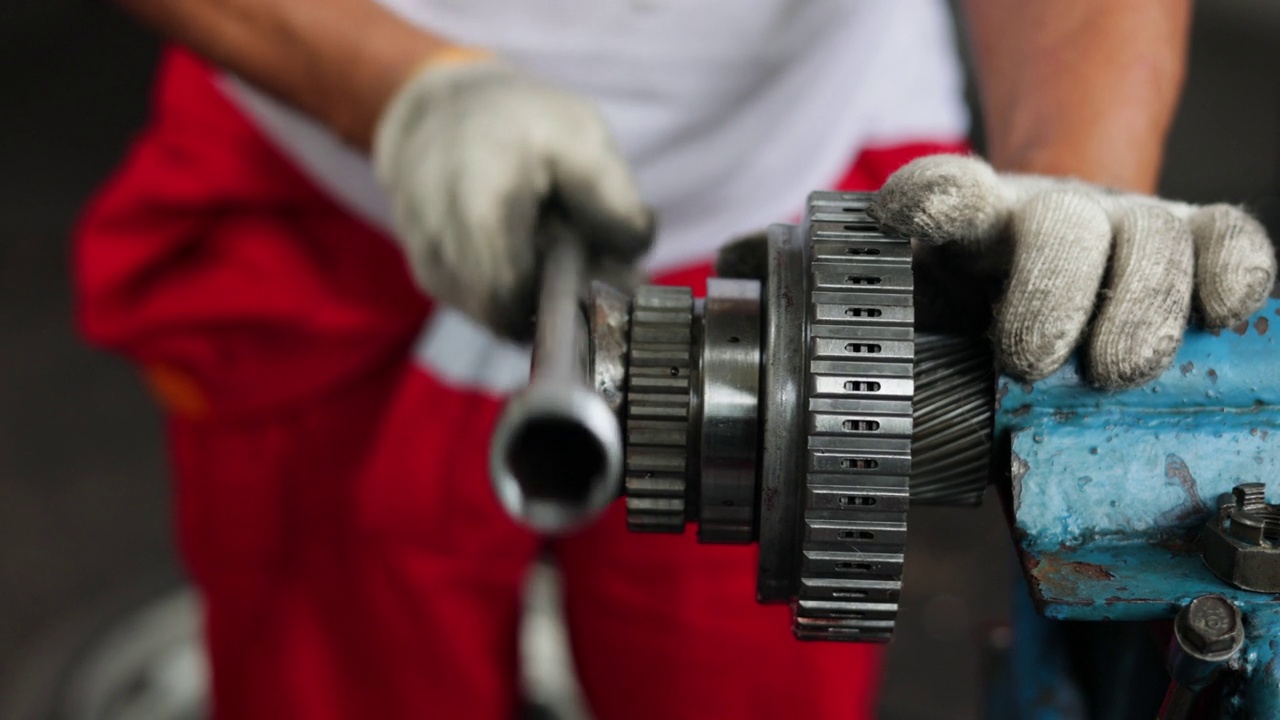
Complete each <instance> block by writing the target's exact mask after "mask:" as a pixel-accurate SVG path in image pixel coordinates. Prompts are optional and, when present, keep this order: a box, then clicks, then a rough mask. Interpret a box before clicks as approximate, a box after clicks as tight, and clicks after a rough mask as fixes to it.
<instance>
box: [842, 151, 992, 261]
mask: <svg viewBox="0 0 1280 720" xmlns="http://www.w3.org/2000/svg"><path fill="white" fill-rule="evenodd" d="M1014 199H1015V198H1014V197H1013V193H1012V192H1011V191H1010V189H1009V188H1008V187H1006V186H1005V184H1004V182H1003V181H1002V179H1001V178H1000V177H999V176H998V175H996V172H995V171H994V170H992V169H991V166H990V165H988V164H987V163H986V162H984V161H983V160H981V159H979V158H977V157H973V156H967V155H931V156H929V157H924V158H920V159H918V160H913V161H912V162H910V163H908V164H906V165H905V166H903V167H902V168H901V169H899V170H898V171H897V172H895V173H894V174H893V175H892V176H890V177H889V179H888V181H886V182H885V184H884V187H882V188H881V189H880V192H879V194H878V195H877V196H876V199H875V202H873V203H872V205H871V207H870V208H868V210H867V212H868V214H870V215H871V217H872V218H874V219H875V220H876V221H877V222H878V223H879V224H880V227H881V229H883V230H884V231H885V232H888V233H891V234H896V235H900V236H902V237H908V238H911V239H913V240H918V241H920V242H923V243H926V244H930V245H941V244H947V243H954V244H957V245H963V246H968V247H969V248H971V249H973V250H983V249H985V248H987V247H988V246H989V245H991V244H992V243H993V242H996V241H998V240H999V239H1000V238H1001V237H1002V236H1003V235H1004V234H1005V231H1006V229H1007V228H1008V225H1009V220H1010V217H1011V216H1012V212H1013V207H1014Z"/></svg>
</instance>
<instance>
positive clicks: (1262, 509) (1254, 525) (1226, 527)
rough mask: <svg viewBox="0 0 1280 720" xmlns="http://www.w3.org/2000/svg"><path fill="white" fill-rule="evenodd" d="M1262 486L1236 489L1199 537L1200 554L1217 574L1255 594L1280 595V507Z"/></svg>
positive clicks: (1225, 497)
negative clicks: (1272, 501) (1268, 496)
mask: <svg viewBox="0 0 1280 720" xmlns="http://www.w3.org/2000/svg"><path fill="white" fill-rule="evenodd" d="M1266 490H1267V487H1266V485H1264V484H1263V483H1244V484H1241V485H1237V486H1235V487H1234V488H1233V489H1232V490H1231V493H1230V494H1229V495H1225V494H1224V495H1223V496H1222V498H1220V500H1219V506H1218V514H1217V515H1216V516H1215V517H1214V518H1213V519H1212V520H1210V521H1209V523H1208V525H1206V526H1205V529H1204V532H1203V533H1202V534H1201V536H1200V554H1201V557H1202V558H1203V559H1204V563H1205V565H1207V566H1208V567H1209V569H1210V570H1212V571H1213V573H1214V574H1215V575H1217V576H1218V577H1220V578H1222V579H1223V580H1225V581H1227V582H1229V583H1231V584H1232V585H1234V586H1236V587H1238V588H1242V589H1244V590H1253V591H1255V592H1269V593H1275V592H1280V545H1278V544H1277V541H1280V506H1277V505H1271V504H1268V503H1267V498H1266Z"/></svg>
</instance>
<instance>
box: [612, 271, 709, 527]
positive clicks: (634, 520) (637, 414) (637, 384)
mask: <svg viewBox="0 0 1280 720" xmlns="http://www.w3.org/2000/svg"><path fill="white" fill-rule="evenodd" d="M693 309H694V308H693V293H692V292H691V291H690V290H689V288H687V287H685V288H682V287H657V286H651V285H645V286H642V287H640V288H639V289H638V290H637V291H636V296H635V299H634V300H633V302H632V315H631V354H630V360H629V362H628V366H627V373H628V377H627V392H628V394H627V410H626V413H627V419H626V479H625V480H624V488H625V492H626V506H627V527H629V528H631V529H632V530H636V531H641V532H674V533H678V532H682V531H683V530H684V524H685V520H686V516H687V513H688V491H689V483H690V481H691V475H692V474H693V473H694V472H695V471H696V464H697V463H696V455H694V452H693V450H692V448H693V447H694V444H693V442H691V432H692V431H691V427H692V421H693V417H692V414H693V410H692V408H693V405H692V403H693V385H692V383H693V381H694V376H695V375H696V358H695V355H694V352H693V324H694V315H693Z"/></svg>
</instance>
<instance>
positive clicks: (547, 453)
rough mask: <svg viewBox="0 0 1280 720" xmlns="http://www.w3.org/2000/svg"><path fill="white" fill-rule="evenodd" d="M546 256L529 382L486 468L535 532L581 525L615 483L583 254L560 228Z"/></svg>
mask: <svg viewBox="0 0 1280 720" xmlns="http://www.w3.org/2000/svg"><path fill="white" fill-rule="evenodd" d="M555 230H556V232H557V235H558V237H557V238H556V240H555V242H554V243H553V244H552V246H551V248H550V251H549V252H548V253H547V256H546V259H545V266H544V268H543V274H542V287H541V290H540V295H539V301H538V316H537V325H536V331H535V335H534V341H533V373H532V377H531V378H530V381H529V386H528V387H527V388H525V389H524V390H522V391H520V392H519V393H517V394H515V395H514V396H512V398H511V400H510V401H509V402H508V403H507V406H506V408H504V410H503V413H502V417H501V418H500V419H499V421H498V425H497V428H496V429H495V430H494V437H493V442H492V444H491V446H490V454H489V464H490V474H491V478H492V481H493V484H494V488H495V489H496V490H497V494H498V498H499V500H500V501H501V503H502V505H503V507H504V508H505V509H506V510H507V512H508V513H510V514H511V515H512V516H513V517H514V518H516V519H517V520H519V521H521V522H523V523H524V524H526V525H528V526H530V527H532V528H534V529H537V530H540V531H543V532H563V531H565V530H569V529H572V528H574V527H576V526H579V525H581V524H583V523H585V522H587V521H588V520H590V519H591V518H593V517H594V516H595V515H596V514H598V513H599V512H600V511H601V510H603V509H604V508H605V506H607V505H608V504H609V502H610V501H612V500H613V499H614V498H616V497H617V496H618V494H619V491H620V489H621V478H622V438H621V432H620V429H619V427H618V421H617V418H616V417H615V415H614V414H613V412H612V411H611V410H610V408H609V406H608V404H607V403H606V402H605V400H604V398H602V397H601V396H600V395H599V394H598V393H596V392H595V391H594V390H593V389H592V387H591V385H590V381H589V368H590V358H589V357H588V349H587V348H588V346H587V327H586V316H585V315H584V312H583V308H582V304H581V299H582V296H583V288H584V285H585V282H586V254H585V250H584V248H583V247H582V244H581V242H580V241H579V240H578V239H577V238H576V237H574V236H573V235H572V233H571V232H570V231H569V229H568V227H567V226H564V225H562V224H558V225H557V226H556V228H555Z"/></svg>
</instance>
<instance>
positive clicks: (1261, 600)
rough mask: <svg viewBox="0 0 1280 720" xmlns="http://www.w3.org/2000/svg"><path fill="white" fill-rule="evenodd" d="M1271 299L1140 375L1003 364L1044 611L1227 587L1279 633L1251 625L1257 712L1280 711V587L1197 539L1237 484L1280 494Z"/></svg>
mask: <svg viewBox="0 0 1280 720" xmlns="http://www.w3.org/2000/svg"><path fill="white" fill-rule="evenodd" d="M1273 313H1274V314H1280V302H1277V301H1276V300H1272V301H1270V303H1269V304H1268V306H1267V307H1266V308H1265V309H1264V311H1263V313H1260V314H1258V315H1256V316H1254V317H1253V318H1251V319H1250V320H1249V321H1247V322H1243V323H1241V324H1239V325H1237V326H1234V327H1232V328H1231V330H1232V332H1230V333H1211V332H1204V331H1192V332H1189V333H1188V334H1187V337H1186V340H1185V341H1184V343H1183V346H1182V348H1181V350H1180V351H1179V353H1178V357H1177V358H1176V360H1175V363H1174V365H1173V366H1172V367H1171V368H1170V369H1169V370H1168V371H1166V372H1165V373H1164V374H1163V375H1161V376H1160V377H1159V378H1157V379H1156V380H1154V381H1153V382H1151V383H1149V384H1147V385H1145V386H1143V387H1140V388H1134V389H1130V390H1124V391H1120V392H1105V391H1101V390H1097V389H1094V388H1090V387H1088V385H1087V383H1086V382H1085V380H1084V377H1083V376H1082V371H1081V367H1080V365H1079V363H1078V361H1077V360H1072V361H1071V362H1069V363H1068V364H1067V366H1065V367H1064V368H1063V369H1062V370H1060V371H1059V372H1057V373H1055V374H1054V375H1052V376H1050V377H1048V378H1045V379H1044V380H1041V381H1039V382H1037V383H1036V384H1035V385H1034V386H1027V385H1026V384H1024V383H1019V382H1014V381H1010V380H1008V379H1002V381H1001V383H1000V388H1001V393H1000V395H999V397H998V403H997V420H996V424H997V433H998V435H999V436H1000V437H1002V438H1005V439H1006V440H1007V442H1006V443H1005V444H1004V446H1005V447H1008V448H1009V450H1010V453H1011V454H1010V456H1008V457H1006V458H1005V462H1007V463H1008V465H1007V466H1006V467H1008V468H1009V472H1010V475H1011V478H1012V480H1013V488H1012V490H1013V492H1012V495H1011V497H1012V500H1013V505H1014V507H1013V515H1014V524H1015V532H1014V536H1015V542H1016V543H1017V545H1018V550H1019V553H1020V556H1021V558H1022V565H1023V569H1024V571H1025V574H1026V578H1027V581H1028V584H1029V589H1030V591H1031V597H1032V599H1033V600H1034V601H1035V605H1036V608H1037V609H1038V610H1039V612H1040V613H1042V614H1043V615H1044V616H1045V617H1048V618H1052V619H1062V620H1154V619H1162V618H1170V617H1172V616H1173V615H1174V614H1176V612H1177V610H1178V609H1179V608H1180V607H1181V606H1182V605H1183V604H1185V603H1186V602H1188V601H1190V600H1191V599H1192V598H1194V597H1197V596H1200V595H1205V594H1210V593H1220V594H1224V595H1226V596H1227V597H1229V598H1231V599H1232V600H1233V601H1234V602H1236V603H1237V604H1238V605H1239V606H1240V607H1241V610H1242V611H1243V612H1244V613H1245V615H1246V617H1247V618H1253V617H1257V618H1258V620H1257V623H1256V624H1257V625H1258V626H1260V627H1261V626H1265V627H1266V628H1268V630H1267V631H1268V632H1270V633H1271V634H1270V635H1262V634H1258V635H1254V636H1252V639H1251V640H1250V644H1249V645H1248V648H1249V652H1250V653H1251V655H1250V657H1251V658H1253V661H1252V663H1253V664H1252V665H1251V666H1250V667H1251V670H1250V675H1249V680H1248V683H1246V684H1247V685H1248V688H1251V689H1248V688H1246V689H1244V690H1241V692H1248V693H1249V696H1250V698H1251V700H1250V703H1251V704H1252V705H1253V707H1251V708H1250V710H1249V712H1251V713H1256V712H1257V708H1259V707H1261V708H1268V709H1270V710H1275V711H1276V712H1275V715H1274V716H1275V717H1280V673H1278V672H1277V667H1276V658H1277V657H1280V649H1278V648H1280V645H1277V643H1276V642H1275V638H1276V636H1277V635H1280V602H1278V601H1277V599H1276V598H1274V597H1272V596H1271V595H1263V594H1259V593H1251V592H1247V591H1242V590H1238V589H1235V588H1233V587H1230V586H1228V585H1226V584H1225V583H1223V582H1222V581H1221V580H1219V579H1218V578H1217V577H1216V576H1215V575H1213V573H1211V572H1210V571H1209V570H1208V569H1207V568H1206V567H1205V566H1204V564H1203V562H1202V561H1201V559H1200V556H1199V552H1198V550H1197V548H1196V537H1197V534H1198V532H1199V529H1200V528H1201V527H1203V525H1204V523H1205V521H1206V520H1207V519H1208V518H1209V517H1210V516H1211V514H1212V513H1213V512H1215V511H1216V507H1217V499H1218V497H1219V495H1221V494H1223V493H1226V492H1229V491H1230V490H1231V488H1232V487H1233V486H1235V485H1237V484H1240V483H1244V482H1263V483H1268V484H1269V485H1270V486H1271V488H1272V491H1273V492H1272V501H1273V502H1276V501H1280V444H1277V443H1276V441H1275V439H1274V438H1276V437H1280V435H1277V434H1276V431H1277V430H1278V429H1280V372H1277V370H1278V369H1280V346H1278V345H1277V344H1276V340H1275V336H1272V335H1271V334H1270V332H1269V330H1270V321H1269V320H1268V319H1267V317H1265V316H1264V315H1271V314H1273ZM1251 330H1252V332H1250V331H1251ZM1264 637H1265V641H1264ZM1270 710H1268V711H1270ZM1252 716H1253V717H1271V716H1272V715H1256V714H1255V715H1252ZM1241 717H1243V715H1242V716H1241Z"/></svg>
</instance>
